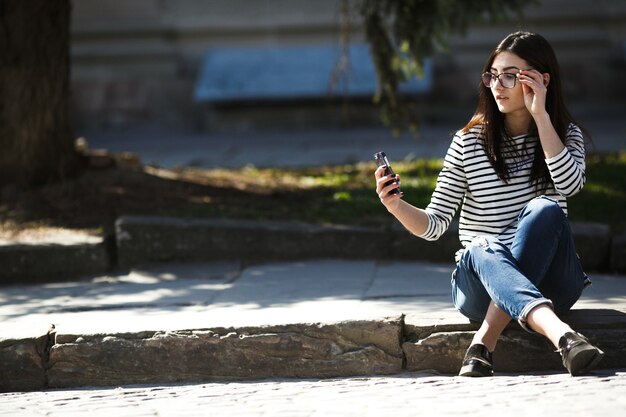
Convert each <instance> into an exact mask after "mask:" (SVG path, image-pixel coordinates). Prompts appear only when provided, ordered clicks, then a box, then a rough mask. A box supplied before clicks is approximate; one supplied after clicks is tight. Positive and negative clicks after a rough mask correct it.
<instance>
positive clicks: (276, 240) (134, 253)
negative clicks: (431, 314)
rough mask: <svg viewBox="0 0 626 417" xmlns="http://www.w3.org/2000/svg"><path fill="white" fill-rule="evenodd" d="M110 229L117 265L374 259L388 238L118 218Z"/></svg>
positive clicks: (351, 231) (325, 229)
mask: <svg viewBox="0 0 626 417" xmlns="http://www.w3.org/2000/svg"><path fill="white" fill-rule="evenodd" d="M115 230H116V239H117V253H118V266H120V267H121V268H127V267H131V266H137V265H141V264H149V263H153V262H180V261H208V260H216V259H221V260H224V259H239V260H250V261H266V260H268V261H277V260H288V259H313V258H365V259H366V258H370V259H376V258H379V257H381V253H384V254H388V252H389V250H388V248H389V236H388V235H387V234H386V233H385V232H384V231H383V230H382V229H374V228H365V227H354V226H343V225H328V226H321V225H312V224H305V223H297V222H276V221H252V220H229V219H213V220H204V219H181V218H168V217H122V218H120V219H118V220H117V222H116V224H115Z"/></svg>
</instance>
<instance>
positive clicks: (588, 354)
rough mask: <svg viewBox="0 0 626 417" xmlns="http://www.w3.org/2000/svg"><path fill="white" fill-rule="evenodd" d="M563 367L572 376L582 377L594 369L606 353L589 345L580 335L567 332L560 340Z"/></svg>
mask: <svg viewBox="0 0 626 417" xmlns="http://www.w3.org/2000/svg"><path fill="white" fill-rule="evenodd" d="M557 352H559V353H560V354H561V357H562V358H563V366H565V368H566V369H567V370H568V371H569V373H570V374H571V375H572V376H577V375H582V374H584V373H587V372H588V371H590V370H591V369H593V368H594V367H595V366H596V365H597V364H598V362H600V359H602V357H603V356H604V352H602V351H601V350H600V349H598V348H597V347H595V346H594V345H592V344H591V343H589V340H587V338H586V337H585V336H583V335H581V334H580V333H576V332H567V333H565V334H564V335H563V336H562V337H561V338H560V339H559V350H558V351H557Z"/></svg>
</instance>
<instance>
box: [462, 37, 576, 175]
mask: <svg viewBox="0 0 626 417" xmlns="http://www.w3.org/2000/svg"><path fill="white" fill-rule="evenodd" d="M505 51H508V52H511V53H513V54H515V55H517V56H518V57H520V58H521V59H523V60H525V61H526V62H527V63H528V65H529V66H531V67H532V68H534V69H536V70H538V71H539V72H541V73H548V74H550V82H549V83H548V87H547V94H546V111H547V112H548V115H549V116H550V120H551V121H552V125H553V126H554V129H555V130H556V133H557V134H558V135H559V138H560V139H561V141H562V142H564V141H565V135H566V133H567V127H568V125H569V124H570V123H575V122H574V120H573V119H572V117H571V116H570V114H569V112H568V110H567V108H566V107H565V102H564V100H563V91H562V87H561V72H560V69H559V63H558V61H557V59H556V55H555V54H554V50H553V49H552V46H550V43H548V41H547V40H546V39H545V38H543V37H542V36H540V35H538V34H536V33H531V32H515V33H512V34H510V35H508V36H507V37H506V38H504V40H502V42H500V44H499V45H498V46H497V47H496V49H494V50H493V52H492V53H491V55H489V58H488V59H487V62H486V63H485V66H484V67H483V73H484V72H488V71H490V70H491V66H492V64H493V61H494V60H495V58H496V56H498V54H500V53H502V52H505ZM475 126H480V127H481V128H482V135H481V137H482V139H483V141H484V145H485V149H486V151H487V155H488V157H489V161H490V162H491V165H492V166H493V167H494V169H495V171H496V173H497V174H498V177H499V178H500V179H501V180H502V181H505V182H506V181H507V180H508V178H509V171H508V167H507V166H506V162H505V160H504V158H503V156H502V145H503V143H504V142H505V141H506V139H507V138H508V137H509V135H508V134H507V132H506V129H505V126H504V114H502V113H500V111H499V110H498V107H497V105H496V102H495V99H494V97H493V94H492V93H491V91H490V89H489V88H488V87H486V86H485V85H484V84H483V83H482V82H481V83H480V86H479V96H478V106H477V107H476V111H475V112H474V116H472V119H471V120H470V121H469V123H468V124H467V125H465V127H464V128H463V131H464V132H468V131H469V130H470V129H471V128H473V127H475ZM528 132H529V133H533V132H536V126H535V123H534V121H533V119H532V118H531V122H530V126H528ZM531 182H532V183H535V184H537V185H538V186H540V185H541V186H543V187H545V186H546V185H547V184H549V182H550V175H549V173H548V168H547V166H546V164H545V160H544V155H543V148H542V147H541V143H539V145H538V146H537V148H536V150H535V155H534V161H533V165H532V169H531Z"/></svg>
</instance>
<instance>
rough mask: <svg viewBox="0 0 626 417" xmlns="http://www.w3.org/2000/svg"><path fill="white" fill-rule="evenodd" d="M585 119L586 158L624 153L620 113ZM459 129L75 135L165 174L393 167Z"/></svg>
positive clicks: (441, 147) (431, 151)
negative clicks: (382, 155) (381, 163)
mask: <svg viewBox="0 0 626 417" xmlns="http://www.w3.org/2000/svg"><path fill="white" fill-rule="evenodd" d="M624 108H625V109H626V107H624ZM586 113H590V115H589V116H588V119H586V120H583V122H585V126H586V127H588V129H589V130H590V132H591V134H592V135H593V145H592V146H591V147H590V149H589V152H598V153H604V152H615V151H620V150H621V151H624V150H626V122H625V121H624V119H623V117H622V114H623V111H621V110H620V109H605V110H604V111H602V110H598V109H596V110H593V111H591V112H589V111H587V112H586ZM468 117H469V114H468ZM587 120H589V121H587ZM463 123H464V121H461V122H459V123H452V122H446V123H437V124H435V123H425V124H424V125H423V126H422V127H421V130H420V137H419V138H415V137H414V136H413V135H411V134H409V133H405V134H403V135H401V136H400V137H398V138H393V137H392V134H391V130H390V129H387V128H384V127H356V128H345V129H306V130H304V129H301V130H283V131H249V132H245V131H240V132H205V133H202V132H194V131H181V130H175V129H168V128H160V127H158V126H152V127H150V126H148V127H144V128H129V129H125V130H115V129H113V130H105V131H90V132H77V134H78V135H82V136H84V137H85V138H86V140H87V142H88V145H89V148H90V149H107V150H109V151H110V152H131V153H134V154H136V155H138V156H139V157H140V159H141V161H142V162H143V163H145V164H154V165H158V166H161V167H164V168H173V167H177V166H192V167H203V168H217V167H221V168H239V167H244V166H246V165H249V164H251V165H254V166H256V167H258V168H261V167H269V166H271V167H280V166H284V167H300V166H319V165H340V164H349V163H356V162H370V161H372V156H373V154H374V152H376V151H380V150H384V151H386V152H387V155H388V156H389V159H390V160H391V161H399V160H414V159H418V158H443V157H444V156H445V154H446V151H447V149H448V146H450V142H451V138H452V135H453V134H454V132H455V131H457V130H458V129H459V128H461V127H462V126H463Z"/></svg>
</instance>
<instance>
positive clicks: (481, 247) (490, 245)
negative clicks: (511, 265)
mask: <svg viewBox="0 0 626 417" xmlns="http://www.w3.org/2000/svg"><path fill="white" fill-rule="evenodd" d="M502 246H503V243H502V242H500V240H498V238H496V237H493V236H477V237H475V238H474V239H472V241H471V242H470V243H469V244H468V245H467V247H466V248H465V252H464V253H463V255H464V256H466V257H469V258H472V259H475V258H477V257H481V256H483V255H484V254H485V253H493V252H495V251H497V250H499V249H500V248H501V247H502Z"/></svg>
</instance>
